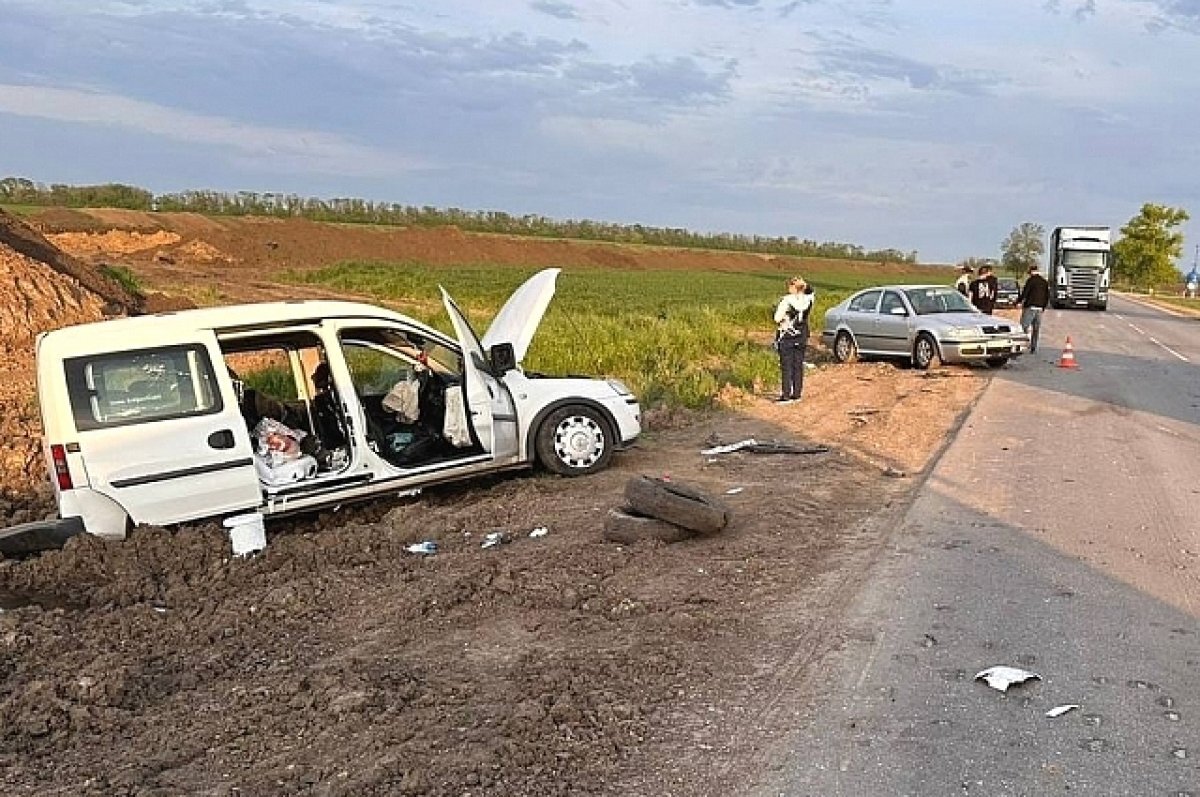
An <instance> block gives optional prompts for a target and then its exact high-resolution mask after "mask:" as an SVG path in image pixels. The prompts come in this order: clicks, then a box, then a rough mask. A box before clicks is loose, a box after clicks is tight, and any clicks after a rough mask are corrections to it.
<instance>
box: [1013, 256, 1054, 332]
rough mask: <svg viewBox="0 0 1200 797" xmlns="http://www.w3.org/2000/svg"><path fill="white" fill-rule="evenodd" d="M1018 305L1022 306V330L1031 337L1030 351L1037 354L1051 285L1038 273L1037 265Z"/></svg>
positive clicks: (1030, 274) (1032, 268)
mask: <svg viewBox="0 0 1200 797" xmlns="http://www.w3.org/2000/svg"><path fill="white" fill-rule="evenodd" d="M1017 304H1019V305H1020V306H1021V328H1022V329H1024V330H1025V332H1026V333H1027V334H1028V335H1029V351H1030V353H1032V352H1035V351H1037V344H1038V335H1039V333H1041V331H1042V313H1044V312H1045V311H1046V306H1047V305H1048V304H1050V283H1048V282H1046V278H1045V277H1043V276H1042V275H1041V274H1039V273H1038V267H1037V266H1036V265H1033V266H1030V267H1029V277H1028V278H1027V279H1026V280H1025V284H1024V285H1022V286H1021V293H1020V295H1018V296H1017Z"/></svg>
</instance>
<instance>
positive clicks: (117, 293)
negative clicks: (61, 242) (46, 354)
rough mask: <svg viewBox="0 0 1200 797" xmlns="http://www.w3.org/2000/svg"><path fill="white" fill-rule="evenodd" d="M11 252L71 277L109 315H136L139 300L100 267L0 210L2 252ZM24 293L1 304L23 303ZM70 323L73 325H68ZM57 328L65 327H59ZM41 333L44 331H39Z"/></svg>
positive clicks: (1, 299)
mask: <svg viewBox="0 0 1200 797" xmlns="http://www.w3.org/2000/svg"><path fill="white" fill-rule="evenodd" d="M5 249H10V250H12V251H13V252H15V253H17V254H19V255H23V256H24V257H26V258H28V259H30V260H34V261H37V262H38V263H40V264H43V265H45V266H47V267H49V268H50V269H52V270H53V271H55V272H57V273H58V274H59V275H62V276H66V277H69V278H70V279H71V280H73V281H74V282H76V283H78V285H79V286H81V287H82V288H84V289H85V290H87V291H88V292H90V293H92V294H93V295H95V296H96V297H98V298H99V299H100V300H101V302H103V304H104V306H105V312H107V313H109V314H113V315H116V314H119V313H129V312H136V311H137V307H138V299H137V297H136V296H134V295H133V294H131V293H130V292H129V291H127V290H126V289H125V288H124V287H123V286H122V285H121V283H119V282H117V281H116V280H114V279H112V278H110V277H107V276H105V275H104V273H103V272H101V271H100V270H99V269H98V268H96V267H94V266H91V265H89V264H87V263H83V262H81V261H80V260H77V259H76V258H74V257H72V256H70V255H68V254H66V253H64V252H63V251H61V250H60V249H59V248H58V247H56V246H55V245H54V244H52V243H50V241H48V240H46V238H45V236H43V235H42V234H41V233H39V232H38V231H37V230H35V229H33V228H32V227H30V226H29V225H28V224H25V223H24V222H23V221H21V220H20V219H18V218H17V217H16V216H13V215H12V214H10V213H6V212H5V211H3V210H0V251H4V250H5ZM21 299H22V297H21V294H19V293H18V294H16V295H15V296H13V297H11V298H9V299H8V300H7V301H6V300H5V299H3V298H0V303H3V304H7V303H10V302H15V301H17V300H21ZM67 323H70V322H67ZM56 326H63V324H57V325H56ZM37 331H39V332H40V331H42V330H37Z"/></svg>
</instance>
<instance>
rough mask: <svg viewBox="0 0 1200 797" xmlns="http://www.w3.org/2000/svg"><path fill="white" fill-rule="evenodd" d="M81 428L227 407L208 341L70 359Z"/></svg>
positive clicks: (70, 385) (70, 382) (73, 400)
mask: <svg viewBox="0 0 1200 797" xmlns="http://www.w3.org/2000/svg"><path fill="white" fill-rule="evenodd" d="M64 366H65V368H66V376H67V392H68V394H69V395H70V397H71V410H72V412H73V414H74V416H75V428H76V429H77V430H79V431H86V430H89V429H103V428H107V427H111V426H124V425H127V424H134V423H147V422H149V421H160V420H166V419H168V418H182V417H187V416H191V415H207V414H209V413H215V412H220V411H221V409H222V404H221V394H220V392H219V391H218V389H217V382H216V379H215V378H214V375H213V369H212V363H211V362H210V361H209V359H208V352H207V351H206V350H205V349H204V347H203V346H167V347H162V348H156V349H141V350H138V351H125V352H120V353H117V354H102V355H95V356H91V357H72V358H70V359H68V360H66V361H65V363H64Z"/></svg>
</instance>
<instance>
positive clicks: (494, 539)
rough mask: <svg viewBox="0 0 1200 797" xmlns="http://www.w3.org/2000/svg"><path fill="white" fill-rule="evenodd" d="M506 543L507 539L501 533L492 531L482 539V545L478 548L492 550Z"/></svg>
mask: <svg viewBox="0 0 1200 797" xmlns="http://www.w3.org/2000/svg"><path fill="white" fill-rule="evenodd" d="M506 542H508V537H507V536H505V534H504V532H503V531H492V532H489V533H488V534H487V536H485V537H484V538H483V544H482V545H480V546H479V547H480V548H494V547H495V546H497V545H501V544H503V543H506Z"/></svg>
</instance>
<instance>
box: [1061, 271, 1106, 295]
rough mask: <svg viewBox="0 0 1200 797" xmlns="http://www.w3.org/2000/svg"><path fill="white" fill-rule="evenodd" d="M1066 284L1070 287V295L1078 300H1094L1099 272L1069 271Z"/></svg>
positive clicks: (1098, 281) (1098, 282)
mask: <svg viewBox="0 0 1200 797" xmlns="http://www.w3.org/2000/svg"><path fill="white" fill-rule="evenodd" d="M1067 282H1068V284H1069V285H1070V286H1071V295H1072V296H1074V297H1076V298H1080V299H1090V298H1094V297H1095V296H1096V295H1097V294H1098V293H1099V291H1098V290H1097V289H1098V288H1099V287H1100V272H1098V271H1071V272H1069V273H1068V274H1067Z"/></svg>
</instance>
